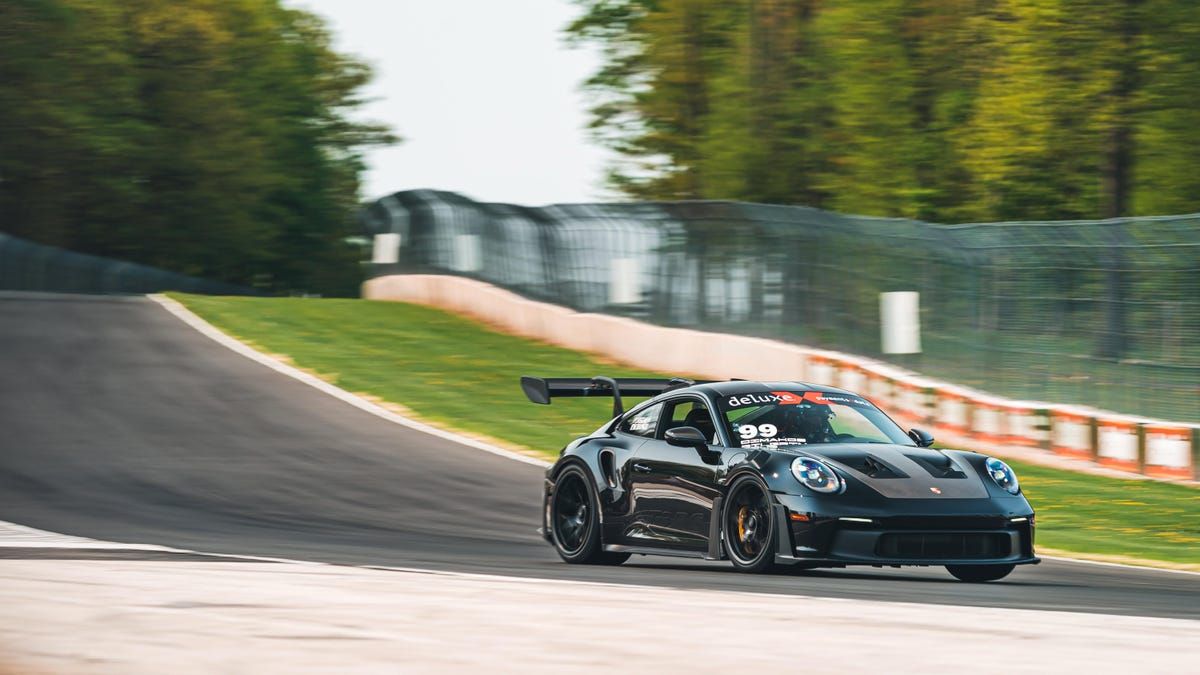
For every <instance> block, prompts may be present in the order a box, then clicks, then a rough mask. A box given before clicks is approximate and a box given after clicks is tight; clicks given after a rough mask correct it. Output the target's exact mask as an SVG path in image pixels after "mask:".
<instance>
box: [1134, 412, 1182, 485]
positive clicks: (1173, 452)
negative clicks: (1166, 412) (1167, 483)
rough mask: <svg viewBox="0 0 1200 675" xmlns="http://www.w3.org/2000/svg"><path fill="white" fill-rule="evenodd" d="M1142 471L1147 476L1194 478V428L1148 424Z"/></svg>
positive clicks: (1145, 429) (1145, 428)
mask: <svg viewBox="0 0 1200 675" xmlns="http://www.w3.org/2000/svg"><path fill="white" fill-rule="evenodd" d="M1143 429H1144V431H1145V442H1146V450H1145V458H1146V461H1145V462H1144V466H1143V471H1144V472H1145V474H1146V475H1147V476H1159V477H1163V478H1183V479H1190V478H1193V477H1194V476H1193V474H1192V472H1193V467H1191V466H1190V464H1191V456H1192V442H1193V436H1194V435H1195V431H1194V430H1195V427H1191V426H1188V425H1182V424H1180V425H1170V424H1147V425H1145V427H1143Z"/></svg>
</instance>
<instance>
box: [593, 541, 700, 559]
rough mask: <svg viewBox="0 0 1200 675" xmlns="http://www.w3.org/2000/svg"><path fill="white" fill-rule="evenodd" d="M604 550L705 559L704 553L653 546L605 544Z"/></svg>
mask: <svg viewBox="0 0 1200 675" xmlns="http://www.w3.org/2000/svg"><path fill="white" fill-rule="evenodd" d="M604 550H605V551H608V552H609V553H640V554H642V555H665V556H671V557H672V558H701V559H703V558H706V557H707V555H706V553H705V552H704V551H681V550H679V549H673V548H654V547H653V546H625V545H623V544H605V545H604Z"/></svg>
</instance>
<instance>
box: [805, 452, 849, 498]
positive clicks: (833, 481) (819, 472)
mask: <svg viewBox="0 0 1200 675" xmlns="http://www.w3.org/2000/svg"><path fill="white" fill-rule="evenodd" d="M792 475H793V476H795V477H796V480H798V481H800V482H801V483H802V484H803V485H804V487H806V488H808V489H810V490H815V491H816V492H823V493H826V494H828V493H832V492H841V491H842V488H843V487H845V483H843V482H842V477H841V476H839V475H837V474H836V473H834V472H833V469H831V468H829V466H828V465H827V464H825V463H824V462H819V461H817V460H815V459H810V458H808V457H797V458H796V459H795V460H793V461H792Z"/></svg>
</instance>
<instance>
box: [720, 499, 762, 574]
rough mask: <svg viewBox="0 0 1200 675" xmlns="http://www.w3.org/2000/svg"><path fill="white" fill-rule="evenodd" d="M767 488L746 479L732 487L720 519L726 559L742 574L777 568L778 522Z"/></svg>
mask: <svg viewBox="0 0 1200 675" xmlns="http://www.w3.org/2000/svg"><path fill="white" fill-rule="evenodd" d="M773 514H774V512H773V510H772V508H771V498H770V496H769V494H768V491H767V486H765V485H763V483H762V481H760V480H758V478H756V477H754V476H751V475H745V476H742V477H740V478H738V479H736V480H734V482H733V484H732V485H730V486H729V496H728V497H726V499H725V507H724V514H723V515H722V516H721V532H722V534H723V537H722V539H723V545H724V547H725V555H726V556H728V557H729V560H730V562H732V563H733V566H734V567H736V568H737V569H739V570H741V571H742V572H769V571H770V570H772V569H773V568H774V567H775V519H774V515H773Z"/></svg>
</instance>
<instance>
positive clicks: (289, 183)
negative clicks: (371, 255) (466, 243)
mask: <svg viewBox="0 0 1200 675" xmlns="http://www.w3.org/2000/svg"><path fill="white" fill-rule="evenodd" d="M369 78H370V71H369V69H368V68H367V67H366V66H365V65H364V64H362V63H360V62H358V61H356V60H354V59H352V58H349V57H347V56H345V55H342V54H339V53H337V52H336V51H334V50H333V49H332V47H331V39H330V34H329V32H328V30H327V28H326V27H325V26H324V25H323V24H322V22H321V20H320V19H318V18H317V17H315V16H314V15H312V14H308V13H306V12H302V11H297V10H294V9H288V8H285V7H284V6H283V5H282V3H281V2H279V1H278V0H189V1H188V2H175V1H173V0H0V231H5V232H8V233H10V234H14V235H16V236H20V237H25V238H28V239H32V240H35V241H39V242H43V243H48V244H52V245H56V246H62V247H66V248H70V249H73V250H77V251H82V252H86V253H93V254H98V255H104V256H112V257H116V258H121V259H126V260H132V261H136V262H141V263H146V264H150V265H155V266H159V267H163V268H167V269H170V270H174V271H177V272H183V273H186V274H192V275H197V276H203V277H208V278H212V279H220V280H224V281H230V282H235V283H240V284H249V285H253V286H255V287H258V288H260V289H263V290H266V291H270V292H322V293H347V292H354V291H355V289H356V282H357V277H358V268H357V263H358V259H359V258H360V257H361V252H360V251H358V250H356V249H352V248H351V247H349V246H348V245H347V244H346V243H345V241H344V240H345V238H346V237H347V235H348V234H351V233H353V229H352V228H353V217H354V212H355V210H356V208H357V200H358V179H359V174H360V172H361V171H362V168H363V166H362V157H361V151H362V149H363V148H364V147H366V146H368V145H371V144H377V143H388V142H391V141H393V140H394V139H393V138H392V137H391V136H390V135H389V134H388V133H387V131H386V130H385V129H383V128H381V127H379V126H377V125H371V124H363V123H358V122H355V121H351V120H350V119H349V118H348V117H347V114H348V113H349V112H350V111H351V110H352V109H353V108H354V107H355V106H356V105H357V104H358V103H360V99H359V94H358V92H359V90H360V89H361V87H362V86H363V85H364V84H365V83H366V82H367V81H368V80H369Z"/></svg>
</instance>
